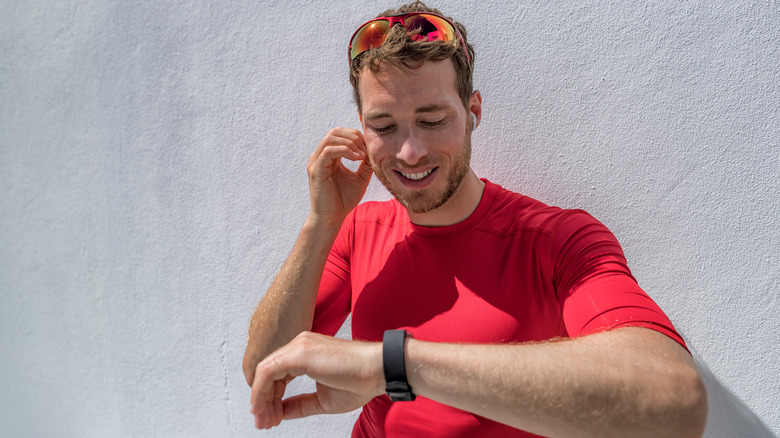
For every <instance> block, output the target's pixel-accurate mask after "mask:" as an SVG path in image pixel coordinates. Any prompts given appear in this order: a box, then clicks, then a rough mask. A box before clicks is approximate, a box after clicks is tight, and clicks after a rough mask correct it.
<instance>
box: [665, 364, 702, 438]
mask: <svg viewBox="0 0 780 438" xmlns="http://www.w3.org/2000/svg"><path fill="white" fill-rule="evenodd" d="M674 381H675V383H676V385H675V387H674V388H672V389H671V394H674V397H673V399H672V402H671V403H670V404H669V407H668V408H669V411H668V412H669V416H670V417H671V418H670V419H672V421H670V422H669V424H670V425H672V424H674V425H676V427H675V430H674V431H672V435H669V436H681V437H690V438H701V437H702V436H703V435H704V429H705V427H706V425H707V412H708V405H707V388H706V387H705V385H704V380H703V379H702V377H701V375H700V374H699V371H698V370H697V369H696V366H695V365H691V366H689V367H686V368H685V370H684V371H683V372H681V373H680V374H679V375H678V376H677V378H676V379H674Z"/></svg>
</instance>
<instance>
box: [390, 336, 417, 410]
mask: <svg viewBox="0 0 780 438" xmlns="http://www.w3.org/2000/svg"><path fill="white" fill-rule="evenodd" d="M407 336H408V337H410V338H411V337H412V335H411V334H410V333H409V332H407V331H406V330H385V335H384V337H383V338H382V365H383V366H384V369H385V391H386V392H387V396H388V397H390V400H392V401H394V402H397V401H414V399H415V397H417V396H416V395H414V393H413V392H412V387H411V386H409V382H408V381H407V380H406V363H405V361H404V339H406V337H407Z"/></svg>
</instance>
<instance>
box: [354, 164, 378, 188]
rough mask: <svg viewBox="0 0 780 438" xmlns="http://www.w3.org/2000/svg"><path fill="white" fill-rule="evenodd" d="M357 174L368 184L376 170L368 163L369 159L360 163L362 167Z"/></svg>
mask: <svg viewBox="0 0 780 438" xmlns="http://www.w3.org/2000/svg"><path fill="white" fill-rule="evenodd" d="M355 173H356V174H357V175H358V176H359V177H360V178H361V179H362V180H363V181H365V182H366V183H368V180H370V179H371V175H372V174H373V173H374V170H373V169H372V168H371V163H369V162H368V159H365V160H363V161H361V162H360V166H359V167H358V169H357V171H355Z"/></svg>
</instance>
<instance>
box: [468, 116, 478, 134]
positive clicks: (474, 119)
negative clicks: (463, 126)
mask: <svg viewBox="0 0 780 438" xmlns="http://www.w3.org/2000/svg"><path fill="white" fill-rule="evenodd" d="M470 114H471V130H472V131H473V130H475V129H477V115H476V114H474V113H470Z"/></svg>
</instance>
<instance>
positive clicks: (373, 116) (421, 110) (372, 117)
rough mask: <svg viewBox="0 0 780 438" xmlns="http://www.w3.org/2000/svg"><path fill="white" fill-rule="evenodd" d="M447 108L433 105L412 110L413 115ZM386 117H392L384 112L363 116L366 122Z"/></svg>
mask: <svg viewBox="0 0 780 438" xmlns="http://www.w3.org/2000/svg"><path fill="white" fill-rule="evenodd" d="M447 108H449V107H448V106H447V105H438V104H433V105H427V106H421V107H420V108H417V109H416V110H414V113H415V114H420V113H432V112H436V111H444V110H446V109H447ZM388 117H392V116H391V115H390V113H384V112H376V113H369V114H366V116H365V118H366V119H367V120H377V119H384V118H388Z"/></svg>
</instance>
